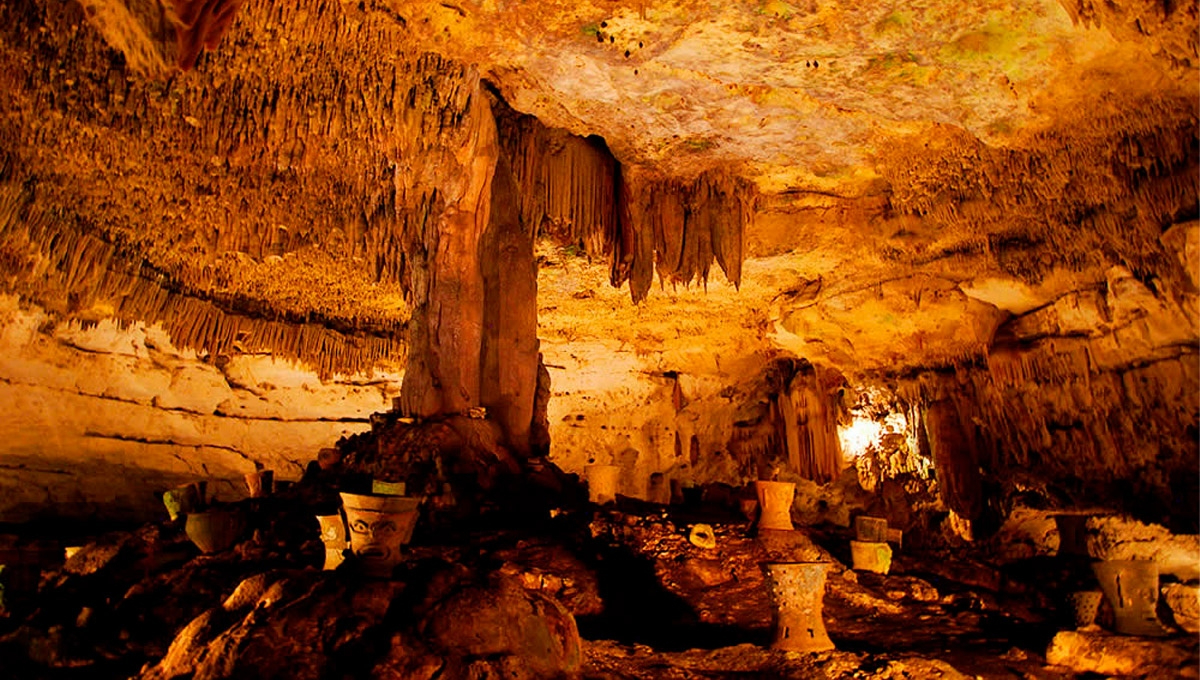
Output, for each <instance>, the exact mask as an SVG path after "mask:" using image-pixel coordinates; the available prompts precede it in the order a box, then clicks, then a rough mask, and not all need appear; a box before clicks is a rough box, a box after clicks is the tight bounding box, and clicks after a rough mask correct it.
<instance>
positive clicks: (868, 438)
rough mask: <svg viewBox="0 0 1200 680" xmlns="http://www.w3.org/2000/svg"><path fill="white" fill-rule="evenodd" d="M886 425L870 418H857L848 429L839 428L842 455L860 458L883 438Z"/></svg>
mask: <svg viewBox="0 0 1200 680" xmlns="http://www.w3.org/2000/svg"><path fill="white" fill-rule="evenodd" d="M883 426H884V423H881V422H879V421H875V420H871V419H870V418H855V419H854V422H852V423H850V424H849V425H847V426H846V427H839V428H838V439H841V441H842V454H843V455H845V456H846V458H858V457H859V456H861V455H863V454H864V453H866V452H867V449H869V448H871V446H872V445H874V444H877V443H878V442H879V440H880V439H882V438H883Z"/></svg>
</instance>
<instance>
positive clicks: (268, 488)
mask: <svg viewBox="0 0 1200 680" xmlns="http://www.w3.org/2000/svg"><path fill="white" fill-rule="evenodd" d="M243 479H245V480H246V488H247V489H248V490H249V491H250V497H251V498H262V497H264V496H270V495H271V492H272V491H273V490H274V489H275V471H274V470H259V471H258V472H251V473H250V474H248V475H246V476H245V477H244V478H243Z"/></svg>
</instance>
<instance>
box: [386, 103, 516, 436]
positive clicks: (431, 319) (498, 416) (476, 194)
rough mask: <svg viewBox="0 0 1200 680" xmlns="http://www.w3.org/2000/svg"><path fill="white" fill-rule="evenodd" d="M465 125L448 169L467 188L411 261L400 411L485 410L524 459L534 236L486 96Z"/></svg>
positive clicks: (450, 201)
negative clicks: (407, 351) (409, 313)
mask: <svg viewBox="0 0 1200 680" xmlns="http://www.w3.org/2000/svg"><path fill="white" fill-rule="evenodd" d="M463 125H464V126H466V128H467V130H468V134H467V135H465V138H464V143H463V146H462V148H461V150H456V151H455V152H454V154H453V158H454V159H455V160H457V161H458V163H457V167H450V168H446V169H445V172H447V173H453V172H458V173H460V175H461V176H460V181H459V182H457V183H456V182H454V181H453V179H450V181H447V182H446V186H447V187H449V191H448V192H447V193H446V194H444V195H443V200H444V201H445V207H444V209H443V211H442V212H441V214H440V216H439V217H438V218H437V219H436V220H435V223H434V224H433V225H429V226H427V227H426V228H427V229H428V230H430V231H429V232H428V233H427V234H426V236H425V238H424V239H423V240H422V241H421V242H420V245H419V246H418V247H417V248H415V250H416V251H418V252H414V253H411V254H410V256H411V260H412V261H413V263H414V265H415V266H414V269H415V270H417V275H415V276H414V277H413V278H414V282H415V283H416V285H415V286H414V290H413V301H414V305H413V318H412V322H411V324H410V328H409V342H410V355H409V361H408V367H407V369H406V372H405V377H404V384H403V386H402V388H401V408H400V410H401V412H402V414H403V415H406V416H415V417H421V418H427V417H431V416H437V415H447V414H460V413H466V412H467V411H468V410H469V409H471V408H472V407H476V406H483V407H486V408H487V409H488V412H489V418H490V419H491V420H493V421H494V422H496V423H497V424H498V425H499V426H500V428H501V430H502V431H503V433H504V436H505V439H506V441H507V444H508V445H509V446H510V447H511V448H512V449H513V451H514V452H516V453H518V454H527V453H528V451H529V430H530V424H531V422H532V420H533V400H534V393H535V390H536V387H537V356H538V340H537V269H536V265H535V262H534V256H533V237H532V234H530V233H529V230H528V229H526V228H524V226H523V225H522V224H521V219H520V197H519V194H518V188H517V185H516V182H515V179H514V177H513V174H512V170H511V169H510V164H509V162H508V161H507V160H506V159H501V158H500V147H499V144H498V140H497V132H496V122H495V118H494V117H493V115H492V110H491V106H490V104H489V102H488V100H487V98H486V95H484V93H483V92H482V90H476V92H475V94H474V96H473V102H472V105H471V108H470V110H469V113H468V116H467V117H466V119H465V120H464V122H463Z"/></svg>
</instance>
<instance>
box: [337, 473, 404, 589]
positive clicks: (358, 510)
mask: <svg viewBox="0 0 1200 680" xmlns="http://www.w3.org/2000/svg"><path fill="white" fill-rule="evenodd" d="M341 496H342V507H343V508H345V510H346V525H347V526H348V527H349V529H350V552H351V553H353V554H354V556H355V557H356V558H357V559H358V560H359V562H361V563H362V566H363V571H364V572H365V573H366V574H367V575H368V576H378V577H384V578H386V577H388V576H391V574H392V569H393V568H394V567H395V566H396V565H397V564H399V563H400V548H401V546H403V545H404V544H406V543H408V542H409V541H410V540H411V539H412V533H413V529H414V528H415V527H416V525H417V514H418V507H419V506H420V505H421V499H420V498H409V497H405V496H378V495H374V494H357V493H344V492H343V493H342V494H341Z"/></svg>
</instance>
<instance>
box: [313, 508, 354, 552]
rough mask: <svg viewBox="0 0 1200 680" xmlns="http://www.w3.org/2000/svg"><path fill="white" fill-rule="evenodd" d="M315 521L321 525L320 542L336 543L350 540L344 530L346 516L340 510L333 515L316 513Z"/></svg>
mask: <svg viewBox="0 0 1200 680" xmlns="http://www.w3.org/2000/svg"><path fill="white" fill-rule="evenodd" d="M317 523H318V524H320V525H321V541H322V542H324V543H326V544H329V543H333V544H335V545H337V544H343V543H346V542H347V541H349V540H350V538H349V533H348V532H347V530H346V518H345V517H343V516H342V513H341V512H340V511H339V512H337V513H336V514H333V515H317Z"/></svg>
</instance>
